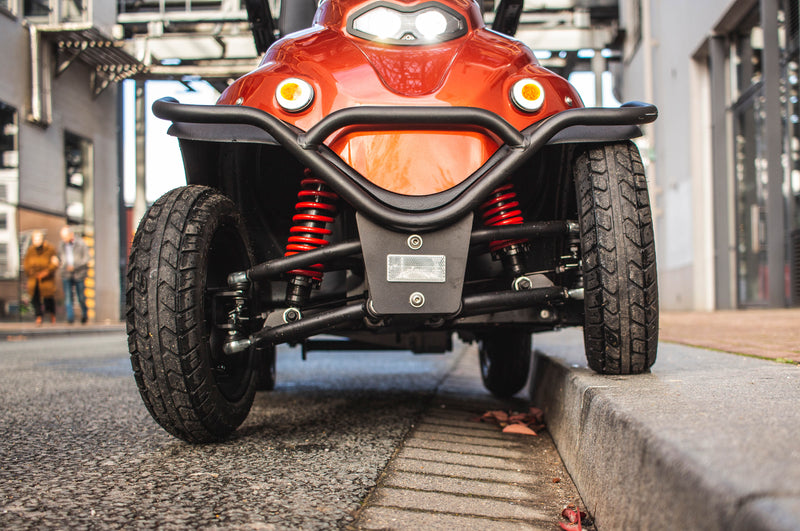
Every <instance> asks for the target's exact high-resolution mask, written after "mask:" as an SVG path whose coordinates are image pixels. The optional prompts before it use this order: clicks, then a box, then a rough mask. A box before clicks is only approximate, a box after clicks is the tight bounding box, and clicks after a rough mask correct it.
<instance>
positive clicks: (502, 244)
mask: <svg viewBox="0 0 800 531" xmlns="http://www.w3.org/2000/svg"><path fill="white" fill-rule="evenodd" d="M516 197H517V193H516V192H515V191H514V185H513V184H512V183H508V184H506V185H503V186H501V187H499V188H497V189H496V190H495V191H494V192H492V197H491V198H489V200H488V201H486V202H485V203H483V204H482V205H481V210H483V214H482V216H483V224H484V225H485V226H487V227H489V226H499V225H521V224H522V223H523V222H524V221H525V220H524V219H523V217H522V211H521V210H520V209H519V201H517V200H516ZM527 242H528V240H526V239H520V240H495V241H493V242H491V243H490V244H489V250H491V251H492V252H493V253H496V252H499V251H502V250H503V249H505V248H507V247H510V246H512V245H517V244H522V243H527Z"/></svg>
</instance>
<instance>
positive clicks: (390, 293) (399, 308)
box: [356, 214, 472, 315]
mask: <svg viewBox="0 0 800 531" xmlns="http://www.w3.org/2000/svg"><path fill="white" fill-rule="evenodd" d="M356 220H357V221H358V233H359V236H360V238H361V246H362V250H363V253H364V264H365V266H366V269H367V284H368V286H369V297H370V304H371V306H370V310H371V311H373V312H374V313H376V314H378V315H449V314H454V313H456V312H457V311H458V310H459V308H460V306H461V292H462V288H463V286H464V271H465V270H466V266H467V254H468V252H469V240H470V234H471V232H472V214H469V215H468V216H467V217H465V218H463V219H462V220H461V221H459V222H457V223H455V224H453V225H451V226H450V227H447V228H445V229H442V230H438V231H433V232H424V233H423V232H419V233H414V234H416V235H418V236H420V237H421V238H422V246H421V247H420V248H419V249H412V248H411V247H409V243H408V239H409V236H411V235H412V233H411V232H395V231H391V230H388V229H385V228H383V227H381V226H379V225H376V224H375V223H373V222H372V221H370V220H369V219H367V218H366V217H364V216H362V215H361V214H357V215H356ZM388 255H410V256H435V255H443V256H445V258H446V266H445V272H446V276H445V281H444V282H389V281H388V280H387V256H388ZM414 293H421V294H422V295H423V296H424V298H425V302H424V304H422V305H421V306H420V307H418V308H417V307H414V306H413V305H412V304H411V296H412V294H414Z"/></svg>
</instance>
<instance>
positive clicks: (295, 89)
mask: <svg viewBox="0 0 800 531" xmlns="http://www.w3.org/2000/svg"><path fill="white" fill-rule="evenodd" d="M510 96H511V101H512V102H513V103H514V105H515V106H516V107H517V108H518V109H520V110H521V111H524V112H531V113H532V112H536V111H538V110H539V109H541V108H542V105H543V104H544V88H543V87H542V84H541V83H539V82H538V81H536V80H535V79H530V78H525V79H520V80H519V81H517V82H516V83H514V85H513V86H512V87H511V94H510ZM275 99H276V100H277V101H278V105H280V106H281V108H283V109H284V110H285V111H288V112H300V111H303V110H305V109H307V108H308V107H309V105H311V103H312V102H313V101H314V87H312V86H311V84H310V83H308V82H307V81H304V80H302V79H299V78H296V77H292V78H289V79H284V80H283V81H281V82H280V83H279V84H278V88H277V89H276V90H275Z"/></svg>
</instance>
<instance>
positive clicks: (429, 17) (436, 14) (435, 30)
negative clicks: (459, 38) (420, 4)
mask: <svg viewBox="0 0 800 531" xmlns="http://www.w3.org/2000/svg"><path fill="white" fill-rule="evenodd" d="M414 25H415V26H416V27H417V31H419V32H420V33H421V34H422V37H423V38H425V39H435V38H436V37H438V36H439V35H441V34H442V33H444V32H446V31H447V19H446V18H445V17H444V15H443V14H442V13H441V12H440V11H434V10H430V11H423V12H422V13H420V14H419V15H417V19H416V20H415V21H414Z"/></svg>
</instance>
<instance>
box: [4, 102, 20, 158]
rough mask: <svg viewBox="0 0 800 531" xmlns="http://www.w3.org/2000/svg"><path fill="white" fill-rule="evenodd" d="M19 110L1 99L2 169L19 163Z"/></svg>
mask: <svg viewBox="0 0 800 531" xmlns="http://www.w3.org/2000/svg"><path fill="white" fill-rule="evenodd" d="M17 133H18V127H17V110H16V109H15V108H14V107H12V106H10V105H6V104H5V103H3V102H1V101H0V169H4V168H16V167H17V166H18V165H19V156H18V152H17Z"/></svg>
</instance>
